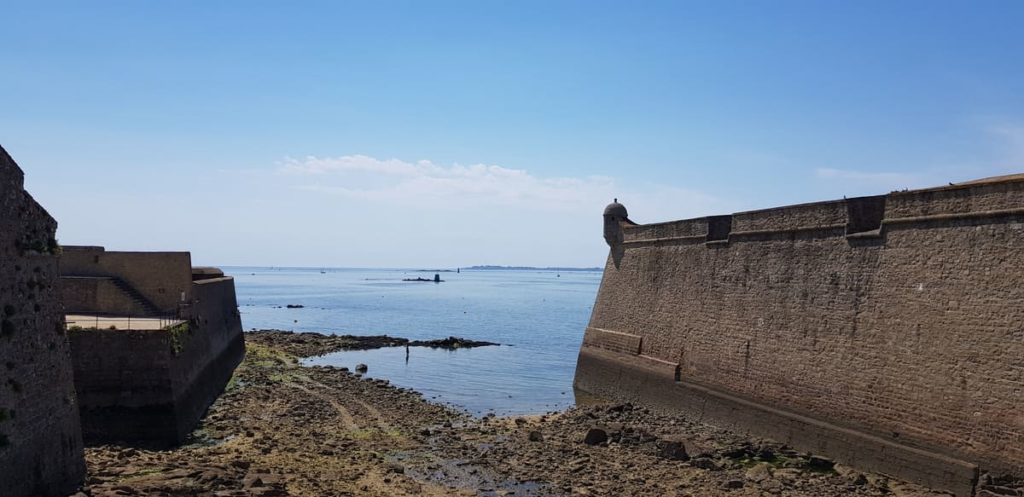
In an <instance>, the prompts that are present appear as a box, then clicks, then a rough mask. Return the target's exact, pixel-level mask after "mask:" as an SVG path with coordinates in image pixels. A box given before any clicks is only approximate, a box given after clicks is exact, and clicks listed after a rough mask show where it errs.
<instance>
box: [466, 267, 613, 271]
mask: <svg viewBox="0 0 1024 497" xmlns="http://www.w3.org/2000/svg"><path fill="white" fill-rule="evenodd" d="M462 269H468V270H471V271H524V270H525V271H601V270H602V269H604V268H599V267H532V266H470V267H465V268H462Z"/></svg>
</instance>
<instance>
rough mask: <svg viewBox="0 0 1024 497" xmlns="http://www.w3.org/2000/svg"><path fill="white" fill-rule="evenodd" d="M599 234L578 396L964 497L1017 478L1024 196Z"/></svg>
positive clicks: (1023, 344)
mask: <svg viewBox="0 0 1024 497" xmlns="http://www.w3.org/2000/svg"><path fill="white" fill-rule="evenodd" d="M604 235H605V240H606V241H607V242H608V243H609V245H610V247H611V250H610V253H609V258H608V263H607V265H606V268H605V272H604V277H603V280H602V283H601V288H600V290H599V292H598V297H597V301H596V303H595V305H594V309H593V313H592V316H591V320H590V324H589V326H588V328H587V330H586V333H585V336H584V340H583V345H582V347H581V350H580V356H579V362H578V366H577V371H576V380H575V384H576V386H577V388H579V389H581V390H584V391H587V392H590V393H594V394H598V395H602V396H606V397H611V398H616V399H628V400H633V401H638V402H642V403H645V404H647V405H651V406H653V407H656V408H661V409H665V410H672V411H677V412H678V411H682V412H685V413H688V414H690V415H692V416H693V417H695V418H697V419H701V420H704V421H707V422H710V423H712V424H717V425H720V426H723V427H728V428H731V429H734V430H738V431H740V432H746V433H751V434H755V435H757V436H764V437H768V438H773V439H776V440H778V441H781V442H785V443H788V444H790V445H792V446H794V447H797V448H799V449H801V450H807V451H811V452H815V453H818V454H823V455H826V456H829V457H832V458H834V459H836V460H837V461H839V462H842V463H845V464H849V465H852V466H856V467H860V468H863V469H865V470H872V471H878V472H883V473H889V474H894V475H895V476H898V477H901V478H904V479H907V480H911V481H915V482H918V483H922V484H925V485H928V486H931V487H933V488H938V489H944V490H949V491H952V492H954V493H956V494H957V495H960V496H969V495H973V493H974V491H975V486H976V484H977V482H978V477H979V473H981V472H991V473H993V474H1010V475H1016V476H1021V475H1024V415H1022V414H1021V409H1022V407H1024V404H1022V402H1024V393H1022V392H1024V367H1022V363H1021V358H1022V357H1024V331H1022V330H1024V305H1022V303H1024V256H1022V255H1021V254H1024V177H1021V176H1016V177H1003V178H994V179H991V180H983V181H978V182H971V183H964V184H958V185H951V186H947V187H941V188H933V189H925V190H914V191H905V192H894V193H891V194H888V195H879V196H871V197H860V198H851V199H844V200H837V201H829V202H818V203H812V204H803V205H794V206H787V207H780V208H774V209H765V210H757V211H749V212H740V213H735V214H731V215H724V216H711V217H704V218H697V219H688V220H681V221H673V222H667V223H656V224H641V225H637V224H634V223H633V222H632V221H629V218H628V217H627V216H626V210H625V207H624V206H622V205H621V204H618V203H617V202H616V203H614V204H612V205H610V206H609V207H608V209H606V211H605V227H604Z"/></svg>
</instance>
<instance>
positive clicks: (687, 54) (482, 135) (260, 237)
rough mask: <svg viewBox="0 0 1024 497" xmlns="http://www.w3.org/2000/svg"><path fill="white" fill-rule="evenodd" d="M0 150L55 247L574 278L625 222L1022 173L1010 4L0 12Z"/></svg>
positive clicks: (127, 6)
mask: <svg viewBox="0 0 1024 497" xmlns="http://www.w3.org/2000/svg"><path fill="white" fill-rule="evenodd" d="M0 7H2V12H3V19H4V29H2V30H0V68H2V69H0V144H2V145H3V146H4V147H5V148H6V149H7V150H8V152H10V153H11V155H12V156H14V158H15V160H17V161H18V162H19V164H20V165H21V166H22V168H23V169H24V170H25V171H26V174H27V179H26V182H27V185H28V187H29V189H30V191H31V192H32V193H33V194H34V195H35V196H36V197H37V198H38V199H39V200H40V201H41V202H42V203H43V204H44V205H45V206H46V207H47V208H48V210H50V212H51V214H53V215H54V217H56V218H57V219H58V221H59V223H60V229H59V232H58V237H59V238H60V241H61V242H62V243H65V244H100V245H105V246H107V247H108V248H110V249H143V250H158V249H178V250H191V251H192V252H193V258H194V260H195V261H196V262H197V263H208V264H225V265H227V264H260V265H306V266H359V267H421V266H430V267H433V266H458V265H471V264H530V265H585V266H593V265H601V264H603V261H604V257H605V254H606V248H607V247H606V246H605V245H604V242H603V240H602V238H601V227H600V214H601V210H602V209H603V207H604V205H605V204H606V203H607V202H609V201H610V200H611V198H612V197H618V198H619V199H620V200H621V201H623V203H625V204H626V205H627V207H629V209H630V213H631V217H633V218H635V219H636V220H638V221H639V222H656V221H666V220H671V219H680V218H686V217H696V216H702V215H708V214H720V213H726V212H732V211H739V210H748V209H754V208H762V207H770V206H774V205H783V204H793V203H800V202H806V201H814V200H823V199H830V198H837V197H841V196H843V195H847V196H854V195H862V194H876V193H884V192H887V191H890V190H893V189H902V188H907V187H917V186H929V185H939V184H946V183H947V182H950V181H960V180H965V179H969V178H976V177H982V176H991V175H997V174H1006V173H1010V172H1019V171H1022V170H1024V91H1022V90H1024V62H1022V61H1024V56H1022V54H1024V34H1022V32H1021V29H1020V26H1021V25H1024V3H1022V2H1010V1H1003V2H1000V1H981V2H940V1H921V2H912V1H898V2H893V1H885V2H868V1H862V2H826V1H821V2H794V1H772V2H769V1H747V2H725V1H723V2H682V1H679V2H600V1H585V2H552V1H543V2H527V1H518V2H496V1H479V2H469V1H464V2H426V1H415V2H391V1H375V2H323V3H315V2H68V3H59V2H44V1H41V2H18V3H5V4H4V5H2V6H0Z"/></svg>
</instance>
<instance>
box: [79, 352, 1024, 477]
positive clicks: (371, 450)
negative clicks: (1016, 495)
mask: <svg viewBox="0 0 1024 497" xmlns="http://www.w3.org/2000/svg"><path fill="white" fill-rule="evenodd" d="M246 339H247V355H246V359H245V361H244V362H243V363H242V365H241V366H240V367H239V369H238V370H237V372H236V374H235V377H234V378H233V379H232V381H231V383H230V384H229V386H228V388H227V389H226V391H225V393H224V394H223V395H222V396H221V398H220V399H219V400H218V401H217V402H216V403H215V404H214V405H213V406H212V407H211V408H210V411H209V413H208V414H207V416H206V417H205V419H204V420H203V421H202V423H201V425H200V426H199V428H198V429H197V430H196V432H195V434H194V440H192V441H191V442H190V443H188V444H186V445H185V446H182V447H180V448H176V449H173V450H146V449H143V448H137V447H128V446H102V447H90V448H87V450H86V458H87V462H88V466H89V475H88V481H87V484H86V486H85V487H84V488H83V490H82V492H81V493H80V494H79V495H92V496H112V495H160V496H193V495H198V496H268V497H270V496H288V495H295V496H318V497H319V496H406V495H424V496H573V495H594V496H597V495H600V496H605V495H607V496H718V495H721V496H725V495H728V496H736V497H739V496H758V497H761V496H764V497H769V496H793V497H800V496H807V497H810V496H833V495H836V496H838V495H843V496H877V497H881V496H890V495H892V496H907V497H910V496H925V495H941V494H937V493H932V492H930V491H928V490H927V489H923V488H920V487H917V486H914V485H910V484H906V483H902V482H900V481H898V480H894V479H891V478H888V477H886V476H883V475H877V474H864V473H861V472H858V471H855V470H852V469H850V468H844V467H842V466H836V465H833V464H832V463H831V462H830V461H828V460H827V459H822V458H818V457H814V456H812V455H810V454H800V453H798V452H795V451H793V450H790V449H788V448H786V447H784V446H781V445H779V444H776V443H772V442H767V441H761V440H750V439H747V438H743V437H739V436H737V435H734V434H731V433H729V432H725V431H721V430H716V429H714V428H712V427H709V426H705V425H700V424H697V423H694V422H692V421H689V420H687V419H684V418H680V417H672V416H664V415H659V414H656V413H652V412H649V411H647V410H646V409H643V408H639V407H634V406H631V405H628V404H598V405H592V406H587V407H577V408H574V409H571V410H569V411H567V412H565V413H560V414H550V415H545V416H537V417H530V418H495V417H493V416H491V417H485V418H473V417H470V416H468V415H466V414H464V413H461V412H457V411H454V410H451V409H449V408H447V407H444V406H440V405H437V404H433V403H430V402H428V401H426V400H424V399H423V398H422V397H421V396H420V395H419V394H418V393H416V392H413V391H410V390H405V389H400V388H395V387H393V386H390V385H388V384H387V382H386V381H384V380H377V381H375V380H368V379H363V378H362V377H360V376H359V375H356V374H354V373H352V372H348V371H344V370H342V369H339V368H330V367H304V366H301V365H299V363H298V358H299V357H300V356H307V355H314V354H322V353H326V352H330V351H333V350H340V349H348V348H368V347H372V346H389V345H391V346H393V345H399V344H403V342H399V343H392V341H393V340H395V339H392V338H388V337H370V338H357V337H324V336H322V335H315V334H290V333H279V332H274V333H267V332H256V333H248V334H246ZM399 340H400V339H399ZM450 343H451V342H449V344H450ZM371 367H372V365H371ZM992 484H993V485H997V484H998V485H997V486H1001V488H1010V487H1011V486H1014V485H1012V484H1011V483H1009V482H998V481H996V482H992ZM1007 485H1009V486H1007ZM1012 491H1015V490H1012Z"/></svg>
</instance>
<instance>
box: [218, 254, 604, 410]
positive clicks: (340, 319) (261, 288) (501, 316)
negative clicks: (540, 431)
mask: <svg viewBox="0 0 1024 497" xmlns="http://www.w3.org/2000/svg"><path fill="white" fill-rule="evenodd" d="M225 271H226V272H227V273H229V274H231V275H233V276H234V277H235V283H236V287H237V292H238V304H239V307H240V309H241V311H242V324H243V326H244V327H245V328H246V329H281V330H294V331H316V332H321V333H328V334H351V335H380V334H387V335H392V336H399V337H404V338H409V339H434V338H445V337H448V336H458V337H462V338H471V339H475V340H486V341H490V342H498V343H501V344H502V345H501V346H499V347H480V348H475V349H467V350H456V351H443V350H432V349H429V348H422V347H413V348H411V349H410V355H409V359H408V361H406V356H405V349H404V348H388V349H378V350H370V351H352V352H339V353H335V354H330V355H327V356H323V357H318V358H313V359H309V360H308V361H307V363H308V364H314V365H333V366H347V367H349V368H350V369H351V368H353V367H354V366H355V365H356V364H358V363H363V364H366V365H367V366H368V367H369V373H368V376H370V377H373V378H386V379H388V380H390V381H391V383H392V384H395V385H398V386H402V387H408V388H413V389H415V390H417V391H419V392H422V393H423V394H424V395H425V396H426V397H427V398H430V399H433V400H435V401H438V402H444V403H448V404H452V405H455V406H457V407H460V408H463V409H466V410H468V411H470V412H471V413H474V414H484V413H488V412H494V413H496V414H500V415H510V414H537V413H543V412H547V411H552V410H560V409H564V408H566V407H569V406H571V405H572V404H573V403H574V398H573V391H572V378H573V372H574V370H575V367H576V354H577V352H578V350H579V345H580V341H581V340H582V337H583V331H584V329H585V327H586V324H587V321H588V320H589V318H590V310H591V308H592V306H593V304H594V298H595V296H596V294H597V288H598V285H599V284H600V282H601V273H600V272H599V271H563V272H556V271H537V270H521V271H510V270H505V271H483V270H480V271H474V270H467V271H462V272H461V273H454V272H451V273H440V275H441V279H443V280H444V282H443V283H440V284H435V283H414V282H403V281H402V279H403V278H417V277H422V278H429V279H432V278H433V277H434V273H433V272H419V271H414V270H388V269H287V268H286V269H279V268H252V267H231V268H225ZM289 304H293V305H302V306H304V307H303V308H301V309H289V308H287V305H289Z"/></svg>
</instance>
